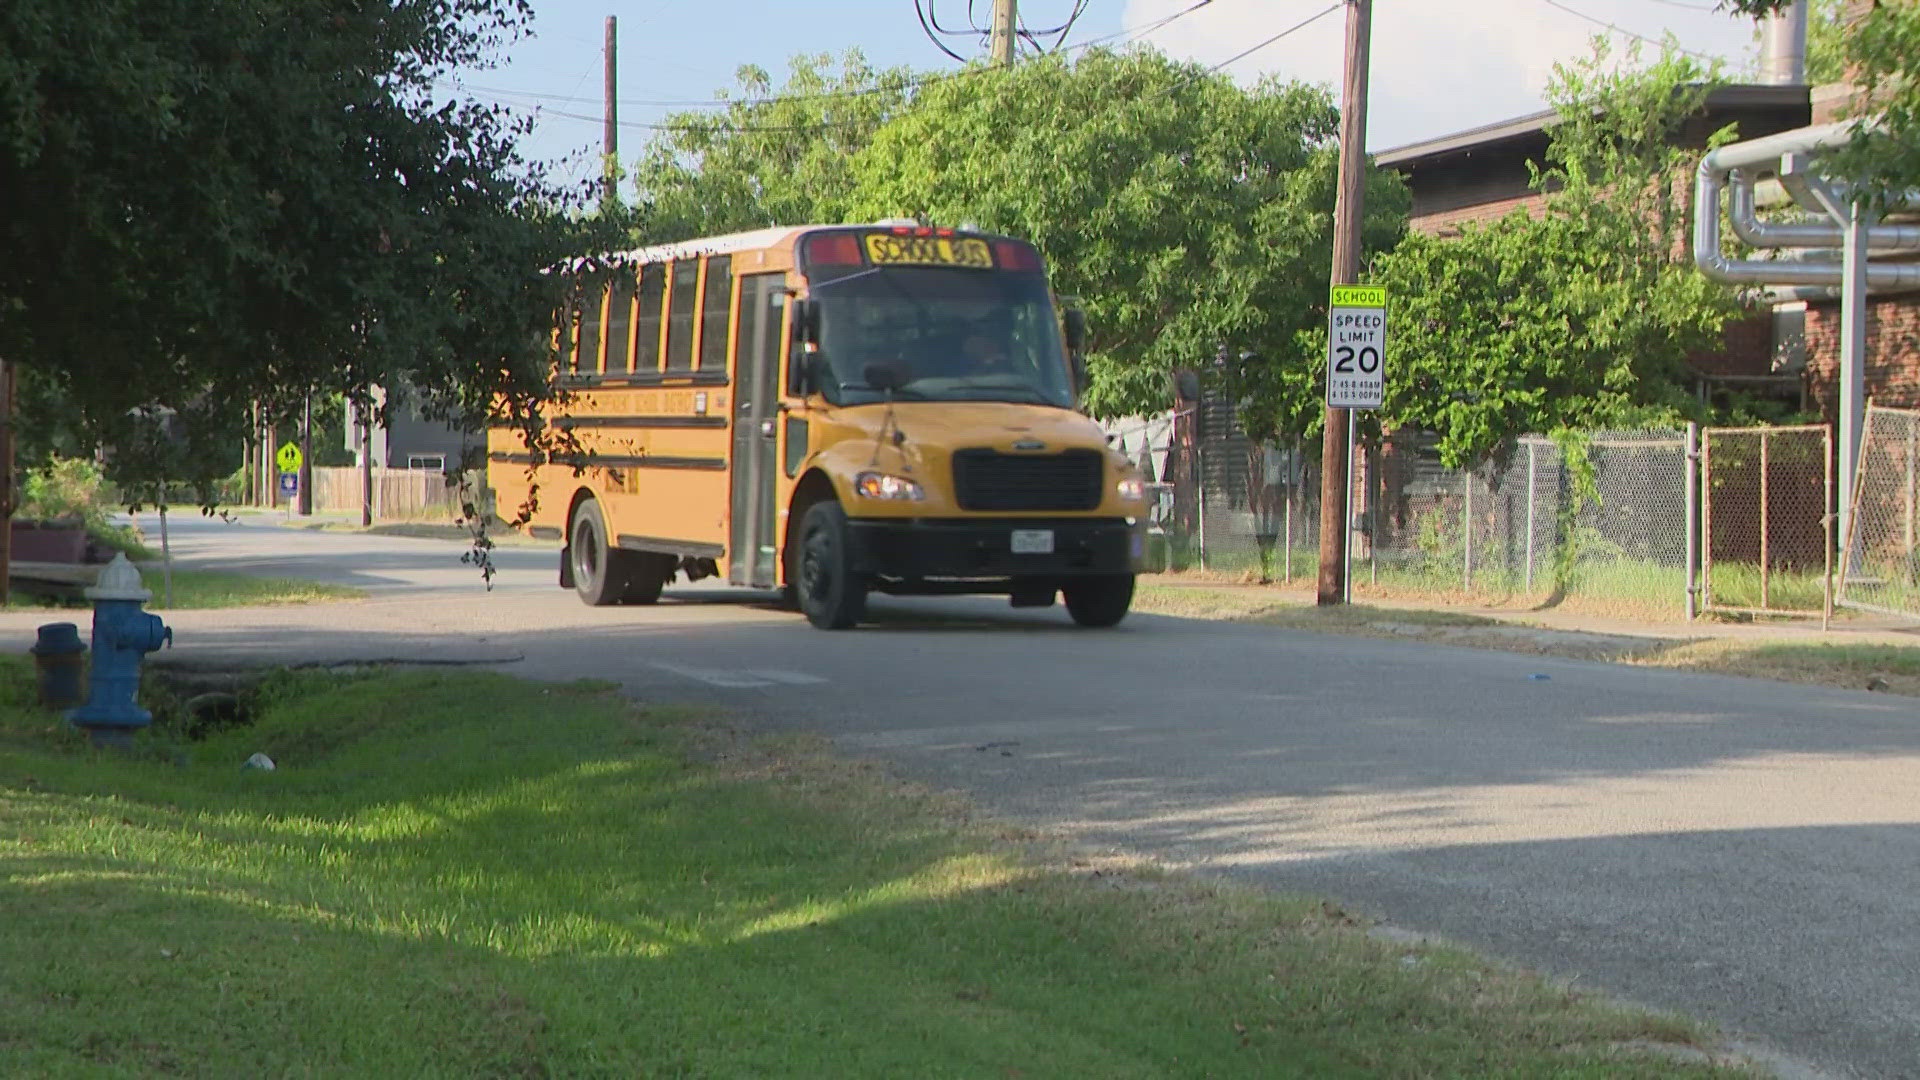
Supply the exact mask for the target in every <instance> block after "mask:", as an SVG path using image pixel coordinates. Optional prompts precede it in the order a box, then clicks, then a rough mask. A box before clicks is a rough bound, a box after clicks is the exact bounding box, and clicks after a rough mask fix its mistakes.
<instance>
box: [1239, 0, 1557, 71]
mask: <svg viewBox="0 0 1920 1080" xmlns="http://www.w3.org/2000/svg"><path fill="white" fill-rule="evenodd" d="M1549 2H1551V0H1549ZM1340 7H1341V4H1340V3H1339V2H1338V0H1336V2H1335V3H1331V4H1328V5H1327V6H1326V7H1323V8H1321V9H1320V10H1319V11H1316V12H1314V13H1313V14H1311V15H1309V16H1307V17H1306V18H1304V19H1302V20H1300V21H1299V22H1297V23H1294V24H1293V25H1292V26H1289V27H1287V28H1286V29H1285V30H1282V31H1280V32H1279V33H1277V34H1275V35H1273V36H1272V37H1270V38H1268V39H1267V40H1265V41H1263V42H1261V43H1260V44H1258V45H1255V46H1253V47H1252V48H1250V49H1246V50H1243V51H1241V52H1237V53H1234V54H1233V55H1232V56H1229V57H1227V58H1226V59H1225V60H1222V61H1220V62H1219V63H1217V64H1215V65H1213V66H1212V67H1210V68H1208V69H1207V74H1209V75H1211V74H1213V73H1214V72H1216V71H1219V70H1220V69H1221V68H1223V67H1226V66H1227V65H1228V64H1231V63H1233V62H1234V61H1236V60H1244V59H1246V58H1247V57H1249V56H1252V55H1253V54H1254V53H1257V52H1259V51H1260V50H1261V49H1264V48H1266V47H1267V46H1269V45H1271V44H1273V43H1274V42H1276V41H1279V40H1280V39H1281V38H1283V37H1286V36H1287V35H1289V34H1294V33H1298V32H1299V31H1301V30H1305V29H1306V28H1307V27H1309V26H1312V25H1313V24H1314V23H1317V22H1319V21H1320V20H1321V19H1324V18H1326V17H1327V16H1329V15H1331V14H1333V13H1334V12H1336V11H1339V10H1340Z"/></svg>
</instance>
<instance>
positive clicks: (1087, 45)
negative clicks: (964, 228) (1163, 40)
mask: <svg viewBox="0 0 1920 1080" xmlns="http://www.w3.org/2000/svg"><path fill="white" fill-rule="evenodd" d="M1213 2H1214V0H1194V2H1193V3H1191V4H1188V5H1187V6H1186V7H1184V8H1181V9H1180V10H1178V11H1175V12H1173V13H1172V14H1170V15H1164V16H1161V17H1160V18H1158V19H1155V20H1153V21H1152V22H1147V23H1142V24H1140V25H1138V26H1129V27H1123V28H1122V29H1120V30H1116V31H1114V32H1113V33H1110V34H1102V35H1101V36H1099V37H1095V38H1088V39H1087V40H1085V41H1077V42H1074V43H1073V44H1071V45H1068V46H1066V47H1065V48H1063V49H1060V50H1059V53H1060V54H1061V55H1065V54H1067V53H1075V52H1080V51H1081V50H1084V49H1091V48H1093V47H1095V46H1098V45H1104V44H1106V43H1107V42H1110V41H1114V40H1116V39H1119V38H1126V39H1127V42H1126V43H1128V44H1131V43H1132V42H1134V41H1137V40H1139V39H1140V38H1143V37H1145V36H1146V35H1148V34H1151V33H1153V32H1154V31H1156V30H1159V29H1160V28H1162V27H1164V26H1168V25H1170V24H1172V23H1173V22H1175V21H1177V20H1179V19H1182V18H1184V17H1186V16H1188V15H1191V14H1193V13H1194V12H1196V11H1198V10H1200V9H1201V8H1203V7H1206V6H1207V5H1209V4H1211V3H1213ZM995 70H997V69H995V68H992V67H968V68H963V69H961V70H959V71H950V72H940V73H935V74H931V75H926V76H922V77H920V78H917V79H908V80H906V81H905V82H903V83H901V84H900V85H898V86H868V87H861V88H858V89H851V90H824V91H821V92H819V93H806V94H770V95H768V96H766V97H759V98H736V99H733V100H728V99H725V98H704V99H682V100H660V99H653V100H648V99H640V98H621V99H619V102H618V103H619V104H621V105H628V106H633V107H636V108H675V109H700V108H705V109H729V108H732V107H733V106H735V105H743V106H746V107H748V108H752V107H755V106H759V105H775V104H780V103H782V102H788V101H820V100H824V99H828V98H855V97H866V96H869V95H872V94H882V93H891V92H904V91H910V90H918V89H920V88H922V87H927V86H933V85H936V84H938V83H943V82H949V81H952V80H955V79H969V78H973V77H975V76H979V75H985V74H987V73H988V72H991V71H995ZM435 81H436V82H438V83H440V84H441V85H443V86H451V87H453V88H454V89H456V90H459V91H461V92H463V93H464V92H471V93H478V94H486V95H490V96H493V97H495V98H496V99H497V98H499V97H518V98H529V99H533V100H536V101H558V102H563V103H567V104H573V105H597V104H600V103H601V99H599V98H587V97H577V96H572V95H567V94H547V93H540V92H537V91H532V90H507V89H504V88H500V87H491V86H478V85H475V84H473V83H468V82H465V81H464V80H461V79H459V78H457V77H456V78H453V79H440V80H435ZM548 111H549V112H551V113H552V114H553V115H556V116H568V117H572V116H573V114H570V113H566V112H562V111H561V110H558V109H553V110H548ZM595 122H596V123H598V121H597V120H596V121H595ZM621 125H622V126H623V127H624V126H631V125H629V124H627V122H626V121H622V122H621ZM653 127H654V128H655V130H680V129H684V128H689V127H692V125H688V124H681V125H653ZM770 130H785V129H770Z"/></svg>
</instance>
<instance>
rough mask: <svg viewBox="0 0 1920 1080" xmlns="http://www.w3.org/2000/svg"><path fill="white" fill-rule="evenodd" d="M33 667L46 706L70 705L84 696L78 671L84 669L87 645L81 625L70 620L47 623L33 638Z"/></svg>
mask: <svg viewBox="0 0 1920 1080" xmlns="http://www.w3.org/2000/svg"><path fill="white" fill-rule="evenodd" d="M27 651H28V652H30V653H32V654H33V664H34V667H36V668H38V669H39V671H40V704H41V705H43V706H45V707H46V708H49V709H71V708H73V707H74V706H75V705H78V704H80V703H81V702H83V701H85V700H87V698H86V695H85V694H83V693H82V692H81V689H80V684H81V678H80V673H81V672H82V671H84V670H86V666H87V646H86V644H85V643H84V642H82V641H81V640H80V629H79V627H76V626H74V625H73V624H72V623H70V622H57V623H48V624H46V625H45V626H42V627H41V628H40V634H39V638H38V639H37V640H36V641H34V643H33V648H31V649H28V650H27Z"/></svg>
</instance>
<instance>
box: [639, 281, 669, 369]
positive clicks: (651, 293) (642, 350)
mask: <svg viewBox="0 0 1920 1080" xmlns="http://www.w3.org/2000/svg"><path fill="white" fill-rule="evenodd" d="M666 299H667V268H666V267H664V266H662V265H660V264H659V263H649V264H648V265H646V266H643V267H641V268H640V306H639V314H638V315H636V316H635V317H634V338H633V370H635V371H659V370H660V313H661V307H662V305H664V304H665V303H666Z"/></svg>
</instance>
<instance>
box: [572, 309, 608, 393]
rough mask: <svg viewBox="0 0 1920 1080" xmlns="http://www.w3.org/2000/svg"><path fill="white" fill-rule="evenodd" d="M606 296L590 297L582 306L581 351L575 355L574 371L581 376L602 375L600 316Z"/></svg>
mask: <svg viewBox="0 0 1920 1080" xmlns="http://www.w3.org/2000/svg"><path fill="white" fill-rule="evenodd" d="M605 301H606V294H605V293H601V294H600V295H598V296H589V297H586V298H585V299H583V300H582V301H581V304H580V351H579V352H578V353H576V354H575V359H574V364H573V370H574V371H575V372H576V373H578V374H581V375H597V374H599V373H600V314H601V308H602V306H603V305H604V304H605Z"/></svg>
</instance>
